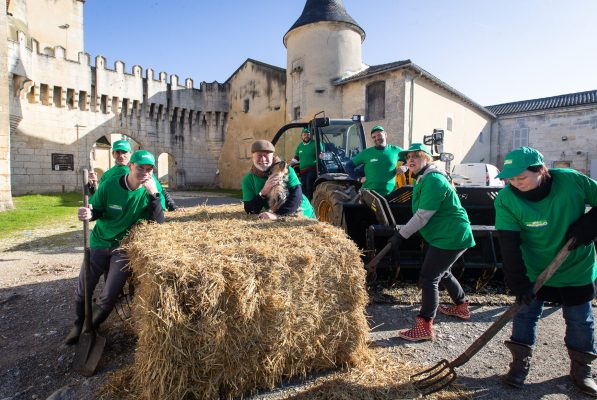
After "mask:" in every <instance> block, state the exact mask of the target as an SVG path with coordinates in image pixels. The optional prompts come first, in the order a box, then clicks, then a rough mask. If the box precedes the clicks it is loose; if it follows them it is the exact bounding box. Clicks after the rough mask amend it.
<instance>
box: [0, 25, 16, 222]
mask: <svg viewBox="0 0 597 400" xmlns="http://www.w3.org/2000/svg"><path fill="white" fill-rule="evenodd" d="M5 31H6V14H5V13H0V32H5ZM6 54H7V46H6V41H2V42H0V211H4V210H8V209H11V208H13V204H12V194H11V188H10V128H9V125H8V98H9V85H8V73H7V71H8V66H7V65H6V61H7V58H6Z"/></svg>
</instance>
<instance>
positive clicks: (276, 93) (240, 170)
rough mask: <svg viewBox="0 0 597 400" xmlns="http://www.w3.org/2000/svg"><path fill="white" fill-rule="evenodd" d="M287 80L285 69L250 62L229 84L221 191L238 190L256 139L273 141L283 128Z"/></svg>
mask: <svg viewBox="0 0 597 400" xmlns="http://www.w3.org/2000/svg"><path fill="white" fill-rule="evenodd" d="M285 78H286V75H285V71H284V70H282V69H279V68H270V67H267V66H264V65H262V64H259V63H254V62H252V61H250V60H248V61H247V62H245V64H243V65H242V66H241V68H239V70H238V71H237V72H236V73H235V74H234V75H233V76H232V77H231V78H230V79H229V80H228V82H229V84H230V114H229V115H228V127H227V136H226V141H225V142H224V146H223V148H222V153H221V156H220V163H219V171H220V173H219V177H218V184H219V186H220V187H223V188H235V189H239V188H240V187H241V181H242V178H243V176H244V175H245V174H246V173H247V172H248V171H249V169H250V168H251V144H252V143H253V142H254V141H255V140H256V139H266V140H272V139H273V137H274V135H275V134H276V132H277V131H278V129H279V128H281V127H282V126H283V125H284V123H285V114H286V110H285V95H286V86H285V83H286V79H285ZM247 106H248V107H247Z"/></svg>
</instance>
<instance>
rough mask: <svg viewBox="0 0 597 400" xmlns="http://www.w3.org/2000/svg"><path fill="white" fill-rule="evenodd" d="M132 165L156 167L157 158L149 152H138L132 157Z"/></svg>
mask: <svg viewBox="0 0 597 400" xmlns="http://www.w3.org/2000/svg"><path fill="white" fill-rule="evenodd" d="M131 163H135V164H137V165H151V166H153V167H155V157H154V156H153V154H151V153H150V152H149V151H147V150H137V151H135V152H134V153H133V155H132V156H131Z"/></svg>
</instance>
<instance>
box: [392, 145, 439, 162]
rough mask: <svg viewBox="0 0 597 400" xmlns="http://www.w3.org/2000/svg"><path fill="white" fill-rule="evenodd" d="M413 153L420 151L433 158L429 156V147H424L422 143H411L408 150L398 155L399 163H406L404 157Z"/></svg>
mask: <svg viewBox="0 0 597 400" xmlns="http://www.w3.org/2000/svg"><path fill="white" fill-rule="evenodd" d="M413 151H422V152H424V153H427V154H429V155H430V156H433V155H432V154H431V150H430V149H429V146H427V145H424V144H423V143H412V144H411V145H410V147H409V148H408V149H406V150H402V151H401V152H400V153H398V158H399V159H400V160H401V161H406V155H407V154H408V153H411V152H413Z"/></svg>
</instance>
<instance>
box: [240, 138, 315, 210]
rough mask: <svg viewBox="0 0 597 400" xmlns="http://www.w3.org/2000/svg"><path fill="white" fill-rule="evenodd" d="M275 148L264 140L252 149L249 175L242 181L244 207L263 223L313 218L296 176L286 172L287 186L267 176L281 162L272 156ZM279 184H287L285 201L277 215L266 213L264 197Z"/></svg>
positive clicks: (309, 204)
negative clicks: (285, 218)
mask: <svg viewBox="0 0 597 400" xmlns="http://www.w3.org/2000/svg"><path fill="white" fill-rule="evenodd" d="M275 150H276V149H275V147H274V145H273V144H271V142H268V141H267V140H257V141H255V142H254V143H253V144H252V145H251V159H252V162H253V165H252V167H251V171H249V173H248V174H246V175H245V176H244V178H243V181H242V193H243V204H244V208H245V212H246V213H247V214H259V218H262V219H277V218H278V217H282V216H286V215H293V214H295V213H301V214H302V215H303V216H305V217H307V218H315V211H314V210H313V207H312V206H311V203H309V200H307V198H306V197H305V195H304V194H303V192H302V190H301V183H300V182H299V179H298V177H297V176H296V173H295V172H294V170H293V169H292V168H288V167H287V168H288V182H286V183H284V182H281V181H280V178H279V177H277V176H275V175H271V176H270V175H269V170H270V168H271V167H272V166H273V165H274V164H275V163H277V162H280V159H279V158H278V157H276V156H275V155H274V151H275ZM280 184H286V185H287V189H288V195H287V197H286V201H284V203H283V204H282V206H281V207H280V208H279V209H278V210H276V212H275V213H274V212H271V211H266V209H267V206H268V202H267V196H268V195H269V194H270V192H271V191H272V190H274V188H275V187H276V186H278V185H280Z"/></svg>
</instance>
